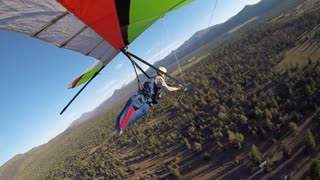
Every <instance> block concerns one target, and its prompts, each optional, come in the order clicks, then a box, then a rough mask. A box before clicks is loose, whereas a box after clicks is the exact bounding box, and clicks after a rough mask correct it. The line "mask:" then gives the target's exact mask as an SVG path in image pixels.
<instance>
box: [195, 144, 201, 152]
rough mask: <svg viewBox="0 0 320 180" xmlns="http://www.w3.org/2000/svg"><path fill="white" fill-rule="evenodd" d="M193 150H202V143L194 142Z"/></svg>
mask: <svg viewBox="0 0 320 180" xmlns="http://www.w3.org/2000/svg"><path fill="white" fill-rule="evenodd" d="M194 150H196V152H200V151H201V150H202V145H201V144H200V143H197V142H195V143H194Z"/></svg>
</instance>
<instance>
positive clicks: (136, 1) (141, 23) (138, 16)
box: [128, 0, 192, 43]
mask: <svg viewBox="0 0 320 180" xmlns="http://www.w3.org/2000/svg"><path fill="white" fill-rule="evenodd" d="M190 2H192V0H161V1H155V0H131V4H130V14H129V16H130V17H129V21H130V22H129V27H128V42H129V43H131V42H132V41H133V40H135V39H136V38H137V37H138V36H139V35H140V34H141V33H142V32H143V31H145V30H146V29H147V28H148V27H149V26H150V25H152V24H153V23H154V22H155V21H156V20H158V19H159V18H161V17H162V16H163V15H165V14H166V13H168V12H170V11H172V10H175V9H177V8H179V7H181V6H184V5H186V4H188V3H190Z"/></svg>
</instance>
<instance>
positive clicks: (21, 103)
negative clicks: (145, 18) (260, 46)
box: [0, 0, 259, 166]
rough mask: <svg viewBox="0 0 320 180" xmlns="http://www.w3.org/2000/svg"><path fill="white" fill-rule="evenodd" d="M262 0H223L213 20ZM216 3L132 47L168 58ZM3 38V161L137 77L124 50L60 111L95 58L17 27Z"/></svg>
mask: <svg viewBox="0 0 320 180" xmlns="http://www.w3.org/2000/svg"><path fill="white" fill-rule="evenodd" d="M258 1H259V0H219V1H218V3H217V7H216V11H215V12H214V16H213V18H212V21H211V23H210V25H214V24H218V23H221V22H224V21H226V20H227V19H229V18H230V17H232V16H234V15H235V14H236V13H238V12H239V11H240V10H241V9H242V8H243V7H244V6H245V5H246V4H255V3H257V2H258ZM214 5H215V0H195V1H194V2H192V3H191V4H189V5H187V6H185V7H183V8H180V9H178V10H176V11H174V12H172V13H170V14H168V15H166V16H165V17H164V18H162V19H160V20H159V21H157V22H156V23H155V24H154V25H152V26H151V27H150V28H149V29H147V30H146V31H145V32H144V33H143V34H142V35H141V36H140V37H138V38H137V39H136V40H135V41H134V42H133V43H132V44H131V45H130V46H129V50H130V51H131V52H133V53H135V54H137V55H139V56H140V57H142V58H144V59H146V60H148V61H149V62H152V63H153V62H155V61H157V60H159V59H161V58H163V57H164V56H165V55H167V54H168V53H169V52H171V51H172V50H173V49H175V48H177V47H178V46H179V45H181V44H182V43H183V42H184V41H185V40H187V39H188V38H189V37H191V36H192V34H194V33H195V32H196V31H198V30H201V29H204V28H207V27H208V26H209V21H210V17H211V15H212V12H213V9H214ZM0 40H1V41H0V56H1V63H2V64H1V66H0V78H1V79H0V82H1V88H0V98H1V101H0V107H1V109H0V114H1V120H0V122H1V126H0V128H1V129H0V166H1V165H2V164H4V163H5V162H6V161H7V160H9V159H10V158H12V157H13V156H15V155H16V154H19V153H25V152H27V151H28V150H30V149H31V148H33V147H35V146H39V145H41V144H43V143H46V142H47V141H49V140H50V139H52V138H53V137H55V136H56V135H58V134H59V133H61V132H63V131H64V130H65V129H66V128H67V127H68V126H69V125H70V123H71V122H72V121H73V120H75V119H77V118H78V117H80V116H81V114H83V113H85V112H88V111H91V110H92V109H94V108H95V107H96V106H98V105H99V104H100V103H101V102H103V101H104V100H105V99H107V98H108V97H109V96H111V95H112V93H113V91H114V89H117V88H119V87H121V86H122V85H123V84H124V83H127V82H128V81H130V80H132V79H134V77H135V76H134V71H133V69H132V66H131V64H130V63H129V61H128V60H127V59H126V58H125V57H124V56H123V55H118V56H117V57H116V58H115V59H114V60H113V61H112V62H111V63H110V64H109V65H108V66H107V67H106V68H105V69H104V70H103V71H102V72H101V75H99V76H98V77H97V78H96V79H94V80H93V81H92V82H91V83H90V85H89V86H88V87H87V88H86V89H85V90H84V91H83V92H82V93H81V94H80V96H79V97H78V98H77V99H76V100H75V101H74V103H73V104H72V105H71V106H70V107H69V108H68V109H67V111H66V112H65V113H64V114H63V115H59V113H60V111H61V110H62V108H63V107H64V106H65V105H66V104H67V103H68V102H69V100H70V99H71V98H72V97H73V96H74V94H75V93H77V91H78V90H79V88H78V89H74V90H70V89H67V87H68V84H69V83H70V82H71V81H72V80H73V79H74V78H75V77H77V76H79V75H80V74H82V73H83V72H84V71H85V70H86V69H87V68H88V67H89V66H90V65H91V64H93V63H94V62H95V59H93V58H90V57H87V56H84V55H82V54H80V53H77V52H74V51H70V50H66V49H59V48H57V47H55V46H53V45H51V44H48V43H46V42H43V41H40V40H37V39H33V38H31V37H27V36H25V35H21V34H16V33H12V32H6V31H0ZM143 67H144V68H145V69H146V67H145V66H143Z"/></svg>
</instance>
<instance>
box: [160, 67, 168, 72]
mask: <svg viewBox="0 0 320 180" xmlns="http://www.w3.org/2000/svg"><path fill="white" fill-rule="evenodd" d="M159 69H160V70H161V71H163V72H165V73H167V69H166V68H165V67H159ZM159 73H161V72H159Z"/></svg>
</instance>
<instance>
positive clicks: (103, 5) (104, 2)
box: [58, 0, 192, 50]
mask: <svg viewBox="0 0 320 180" xmlns="http://www.w3.org/2000/svg"><path fill="white" fill-rule="evenodd" d="M191 1H192V0H94V1H93V0H58V2H60V3H61V4H62V5H63V6H64V7H66V8H67V9H68V10H69V11H70V12H72V13H73V14H74V15H76V16H77V17H78V18H79V19H81V20H82V21H83V22H84V23H85V24H87V25H88V26H90V27H91V28H92V29H93V30H94V31H95V32H97V33H98V34H99V35H100V36H101V37H103V38H104V39H105V40H106V41H108V42H109V43H110V44H111V45H112V46H113V47H114V48H116V49H118V50H119V49H121V48H123V47H125V46H126V45H128V44H130V43H131V42H132V41H133V40H135V39H136V38H137V37H138V36H139V35H140V34H141V33H142V32H143V31H145V30H146V29H147V28H148V27H149V26H150V25H152V24H153V23H154V22H155V21H156V20H158V19H159V18H161V17H162V16H164V15H165V14H166V13H168V12H170V11H172V10H175V9H177V8H179V7H181V6H183V5H185V4H188V3H190V2H191Z"/></svg>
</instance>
